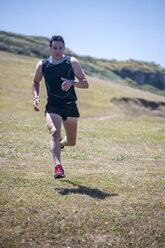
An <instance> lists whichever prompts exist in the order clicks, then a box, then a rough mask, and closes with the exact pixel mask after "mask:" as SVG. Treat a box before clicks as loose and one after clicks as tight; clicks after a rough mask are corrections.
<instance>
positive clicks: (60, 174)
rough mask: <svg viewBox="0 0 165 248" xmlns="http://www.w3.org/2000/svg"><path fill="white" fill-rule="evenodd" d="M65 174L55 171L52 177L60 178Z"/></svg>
mask: <svg viewBox="0 0 165 248" xmlns="http://www.w3.org/2000/svg"><path fill="white" fill-rule="evenodd" d="M64 177H65V175H64V174H62V173H57V174H56V175H54V179H60V178H64Z"/></svg>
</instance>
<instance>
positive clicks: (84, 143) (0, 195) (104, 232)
mask: <svg viewBox="0 0 165 248" xmlns="http://www.w3.org/2000/svg"><path fill="white" fill-rule="evenodd" d="M0 57H1V59H0V71H1V73H0V91H1V92H0V93H1V101H0V109H1V113H0V125H1V134H0V135H1V137H0V138H1V142H0V144H1V149H0V152H1V158H0V161H1V163H0V164H1V167H0V169H1V173H0V175H1V189H0V190H1V192H0V200H1V208H0V211H1V212H0V213H1V219H0V221H1V229H0V244H1V247H12V248H14V247H43V248H45V247H50V248H51V247H58V248H59V247H71V248H72V247H73V248H76V247H77V248H79V247H124V248H125V247H138V248H139V247H157V248H158V247H159V248H160V247H163V244H164V243H163V242H164V237H163V226H164V221H163V214H164V205H163V193H164V191H163V186H164V184H163V173H164V164H165V150H164V147H165V127H164V118H161V117H153V116H141V117H136V116H130V115H129V114H128V115H124V113H122V112H120V110H119V109H117V108H116V107H115V106H114V105H111V104H110V103H109V99H110V98H111V97H120V96H128V97H135V96H136V97H141V98H146V99H148V100H157V101H165V98H164V97H160V96H158V95H153V94H151V93H147V92H143V91H140V90H137V89H133V88H129V87H126V86H123V85H119V84H114V83H113V82H108V81H103V80H99V79H96V78H91V77H88V79H89V83H90V88H89V89H88V90H77V95H78V97H79V101H78V105H79V109H80V113H81V119H80V120H79V126H78V139H77V145H76V147H71V148H69V147H68V148H65V149H64V151H63V152H62V162H63V165H64V168H65V172H66V179H64V180H59V181H54V179H53V173H54V168H53V160H52V158H51V154H50V151H49V134H48V130H47V128H46V124H45V120H44V105H45V103H46V97H45V95H46V93H45V88H44V83H42V84H41V106H40V110H41V111H40V112H39V113H35V112H34V111H33V108H32V99H33V97H32V92H31V81H32V78H33V73H34V69H35V64H36V62H37V59H35V58H30V57H24V56H19V55H14V54H8V53H5V52H0ZM6 65H7V66H6ZM106 117H107V119H106ZM103 119H104V121H103ZM62 132H63V133H64V130H62Z"/></svg>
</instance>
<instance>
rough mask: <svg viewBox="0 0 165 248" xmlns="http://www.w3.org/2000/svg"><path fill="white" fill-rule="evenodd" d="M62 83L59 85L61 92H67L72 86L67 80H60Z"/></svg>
mask: <svg viewBox="0 0 165 248" xmlns="http://www.w3.org/2000/svg"><path fill="white" fill-rule="evenodd" d="M61 80H63V81H64V82H63V83H62V85H61V88H62V90H64V91H68V90H69V89H70V87H71V86H72V85H73V83H72V81H71V80H68V79H67V78H61Z"/></svg>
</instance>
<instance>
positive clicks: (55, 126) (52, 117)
mask: <svg viewBox="0 0 165 248" xmlns="http://www.w3.org/2000/svg"><path fill="white" fill-rule="evenodd" d="M45 118H46V123H47V127H48V129H49V131H50V133H52V134H53V133H54V132H57V133H59V134H60V133H61V124H62V117H61V116H60V115H58V114H54V113H48V112H47V113H46V116H45Z"/></svg>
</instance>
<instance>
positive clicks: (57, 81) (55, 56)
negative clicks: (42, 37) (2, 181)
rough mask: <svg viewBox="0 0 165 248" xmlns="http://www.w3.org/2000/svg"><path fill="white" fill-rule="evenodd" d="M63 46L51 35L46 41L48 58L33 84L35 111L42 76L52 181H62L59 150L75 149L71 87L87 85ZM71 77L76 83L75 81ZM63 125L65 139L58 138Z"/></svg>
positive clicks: (76, 113)
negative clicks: (51, 159) (67, 147)
mask: <svg viewBox="0 0 165 248" xmlns="http://www.w3.org/2000/svg"><path fill="white" fill-rule="evenodd" d="M64 49H65V42H64V39H63V38H62V37H61V36H55V35H53V36H52V38H51V39H50V47H49V51H50V54H51V56H50V57H49V58H47V59H43V60H40V61H39V62H38V63H37V65H36V71H35V76H34V80H33V85H32V89H33V95H34V104H33V107H34V110H35V111H39V108H38V104H39V102H40V100H39V84H40V82H41V80H42V76H43V77H44V79H45V85H46V89H47V96H48V98H47V104H46V110H45V118H46V123H47V127H48V129H49V131H50V150H51V152H52V156H53V159H54V162H55V175H54V178H55V179H56V178H63V177H65V175H64V170H63V168H62V165H61V148H63V147H64V146H75V144H76V135H77V120H78V117H79V111H78V108H77V104H76V100H77V96H76V93H75V89H74V88H75V87H77V88H88V87H89V85H88V81H87V79H86V76H85V73H84V71H83V69H82V68H81V66H80V63H79V61H78V60H77V59H76V58H74V57H72V56H67V55H64ZM75 77H76V78H77V79H78V81H75ZM62 123H63V125H64V128H65V132H66V136H65V137H64V138H63V139H62V138H61V125H62Z"/></svg>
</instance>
